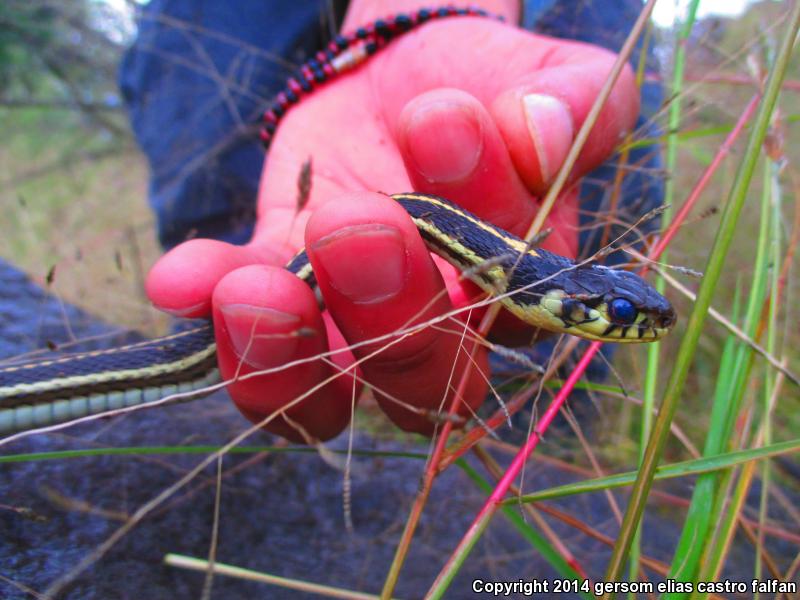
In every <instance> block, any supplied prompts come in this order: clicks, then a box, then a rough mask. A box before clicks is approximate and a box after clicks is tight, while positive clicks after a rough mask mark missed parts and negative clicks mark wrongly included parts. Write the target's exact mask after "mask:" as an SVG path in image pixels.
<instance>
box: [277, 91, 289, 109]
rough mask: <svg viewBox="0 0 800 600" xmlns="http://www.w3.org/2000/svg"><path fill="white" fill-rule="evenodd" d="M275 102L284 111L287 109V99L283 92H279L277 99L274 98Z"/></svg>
mask: <svg viewBox="0 0 800 600" xmlns="http://www.w3.org/2000/svg"><path fill="white" fill-rule="evenodd" d="M275 101H276V102H277V103H278V104H280V105H281V107H282V108H283V109H284V110H286V109H287V108H289V99H288V98H287V97H286V94H284V93H283V92H281V93H280V94H278V96H277V98H275Z"/></svg>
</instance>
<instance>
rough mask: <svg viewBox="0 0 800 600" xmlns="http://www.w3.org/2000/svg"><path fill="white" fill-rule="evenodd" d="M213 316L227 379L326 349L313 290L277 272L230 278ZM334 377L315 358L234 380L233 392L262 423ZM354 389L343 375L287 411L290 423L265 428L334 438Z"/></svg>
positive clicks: (291, 435) (216, 297) (249, 269)
mask: <svg viewBox="0 0 800 600" xmlns="http://www.w3.org/2000/svg"><path fill="white" fill-rule="evenodd" d="M213 313H214V326H215V332H216V340H217V355H218V360H219V365H220V371H221V374H222V377H223V378H224V379H225V380H228V379H234V378H237V379H238V378H240V377H242V376H245V375H247V374H249V373H254V372H257V371H262V370H265V369H273V368H276V367H280V366H281V365H284V364H286V363H289V362H293V361H298V360H302V359H305V358H308V357H313V356H316V355H318V354H320V353H323V352H326V351H327V350H328V335H327V332H326V326H325V323H324V322H323V319H322V315H321V313H320V310H319V307H318V305H317V302H316V299H315V297H314V294H313V292H312V291H311V289H310V288H309V287H308V285H306V284H305V283H304V282H303V281H301V280H300V279H298V278H297V277H295V276H294V275H293V274H292V273H289V272H288V271H286V270H285V269H282V268H279V267H269V266H263V265H251V266H246V267H242V268H240V269H236V270H234V271H232V272H230V273H228V274H227V275H225V276H224V277H223V278H222V279H221V281H220V282H219V284H218V285H217V286H216V288H215V289H214V293H213ZM340 360H342V359H340ZM343 362H344V363H347V362H348V359H347V358H345V359H344V361H343ZM340 364H343V363H340ZM349 364H352V357H349ZM332 373H333V370H332V369H331V368H330V367H329V365H328V364H327V363H325V362H323V361H321V360H313V361H310V362H303V363H302V364H298V365H296V366H293V367H290V368H286V369H281V370H278V371H276V372H274V373H269V374H266V375H258V376H255V377H252V378H249V379H244V380H240V381H235V382H234V383H231V384H230V385H229V386H228V390H229V392H230V394H231V397H232V398H233V401H234V403H235V404H236V406H237V407H238V408H239V410H240V411H241V412H242V413H243V414H244V415H245V416H246V417H247V418H249V419H250V420H251V421H253V422H259V421H262V420H264V419H265V418H267V417H269V416H271V415H275V413H276V412H277V411H280V410H281V409H283V408H284V407H286V406H287V405H288V404H289V403H291V402H293V401H294V400H295V399H297V398H299V397H301V396H303V395H304V394H306V393H307V392H308V391H309V390H310V389H311V388H312V387H314V386H315V385H317V384H319V383H320V382H322V381H323V380H324V379H326V378H328V377H329V376H330V375H331V374H332ZM352 389H353V381H352V377H351V376H349V375H343V376H341V377H339V378H338V379H337V380H335V382H334V383H332V384H328V385H326V386H324V387H322V388H321V389H320V390H319V391H318V392H316V393H314V394H312V395H311V396H309V397H308V398H305V399H303V400H302V401H301V402H299V403H298V404H297V405H296V406H294V407H292V408H290V409H288V410H287V411H286V415H287V416H288V419H286V418H284V417H283V416H282V415H279V416H277V418H275V419H274V420H272V421H271V422H270V423H269V424H268V425H267V426H266V429H267V430H269V431H271V432H273V433H276V434H278V435H281V436H283V437H285V438H287V439H289V440H291V441H294V442H300V443H303V442H305V443H309V442H312V441H314V440H327V439H330V438H332V437H334V436H336V435H337V434H339V433H340V432H341V431H342V430H343V429H344V427H345V426H346V425H347V423H348V422H349V420H350V413H351V406H350V404H351V395H352Z"/></svg>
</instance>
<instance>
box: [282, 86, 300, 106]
mask: <svg viewBox="0 0 800 600" xmlns="http://www.w3.org/2000/svg"><path fill="white" fill-rule="evenodd" d="M283 93H284V94H286V99H287V100H288V101H289V102H291V103H292V104H294V103H295V102H297V101H298V100H299V98H298V97H297V94H295V93H294V92H293V91H292V90H290V89H289V88H286V89H285V90H284V91H283Z"/></svg>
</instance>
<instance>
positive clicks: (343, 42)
mask: <svg viewBox="0 0 800 600" xmlns="http://www.w3.org/2000/svg"><path fill="white" fill-rule="evenodd" d="M333 43H334V44H336V45H337V46H338V47H339V50H344V49H345V48H347V46H348V41H347V38H346V37H344V36H343V35H337V36H336V37H335V38H334V39H333Z"/></svg>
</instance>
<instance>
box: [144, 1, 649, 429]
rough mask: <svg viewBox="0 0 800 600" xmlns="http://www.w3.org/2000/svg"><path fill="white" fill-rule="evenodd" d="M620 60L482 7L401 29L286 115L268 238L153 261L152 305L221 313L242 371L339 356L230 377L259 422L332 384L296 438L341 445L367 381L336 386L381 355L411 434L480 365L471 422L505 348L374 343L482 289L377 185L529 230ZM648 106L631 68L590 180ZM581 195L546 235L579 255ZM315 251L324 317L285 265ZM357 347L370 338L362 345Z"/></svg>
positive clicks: (261, 205)
mask: <svg viewBox="0 0 800 600" xmlns="http://www.w3.org/2000/svg"><path fill="white" fill-rule="evenodd" d="M354 6H355V7H356V8H357V7H358V3H354ZM352 9H353V7H351V10H352ZM377 16H381V15H380V14H376V15H372V16H371V17H370V18H374V17H377ZM360 22H361V21H357V22H355V23H353V24H358V23H360ZM345 27H347V23H346V24H345ZM613 62H614V56H613V55H612V54H610V53H608V52H606V51H604V50H601V49H598V48H596V47H593V46H588V45H585V44H579V43H575V42H566V41H561V40H554V39H550V38H544V37H541V36H534V35H532V34H530V33H528V32H525V31H521V30H518V29H516V28H514V27H512V26H509V25H503V24H500V23H497V22H495V21H492V20H489V19H483V18H463V17H454V18H450V19H444V20H441V21H437V22H431V23H428V24H425V25H424V26H422V27H420V28H418V29H417V30H415V31H412V32H410V33H407V34H405V35H403V36H401V37H400V38H398V39H397V40H395V41H392V42H391V43H390V44H389V45H388V46H387V47H386V48H385V49H383V50H381V51H380V52H379V53H378V54H376V55H375V56H374V57H373V58H371V59H370V60H369V61H367V62H366V63H365V64H364V65H362V66H361V67H359V68H358V69H357V70H355V71H354V72H352V73H350V74H347V75H343V76H341V77H338V78H336V79H334V80H333V81H332V82H330V83H328V84H326V85H324V86H322V87H321V88H320V89H318V90H316V91H315V92H314V93H313V94H311V95H310V96H309V97H307V98H304V99H303V101H302V102H301V103H300V104H299V105H297V106H295V107H293V108H292V109H291V110H290V111H289V113H288V114H287V115H286V117H285V118H284V120H283V121H282V123H281V125H280V127H279V129H278V131H277V134H276V136H275V138H274V139H273V141H272V144H271V148H270V152H269V155H268V158H267V162H266V164H265V168H264V171H263V177H262V182H261V189H260V193H259V201H258V221H257V224H256V230H255V233H254V236H253V239H252V241H251V242H250V243H249V244H248V245H246V246H241V247H237V246H231V245H228V244H223V243H221V242H215V241H212V240H192V241H190V242H187V243H185V244H182V245H181V246H179V247H177V248H175V249H174V250H173V251H171V252H170V253H168V254H167V255H165V256H164V257H163V258H162V259H161V260H160V261H159V262H158V263H157V264H156V265H155V266H154V267H153V269H152V271H151V273H150V275H149V277H148V282H147V291H148V294H149V295H150V298H151V299H152V301H153V303H154V304H155V305H156V306H158V307H160V308H163V309H165V310H168V311H170V312H172V313H175V314H179V315H181V316H186V317H207V316H209V315H212V314H213V319H214V323H215V327H216V333H217V344H218V356H219V361H220V367H221V370H222V374H223V377H225V378H226V379H228V378H231V377H232V376H234V375H235V374H236V373H237V372H238V373H240V374H245V373H248V372H252V371H257V370H263V369H266V368H272V367H277V366H279V365H282V364H285V363H287V362H291V361H296V360H301V359H305V358H308V357H313V356H316V355H318V354H320V353H325V352H328V351H329V350H331V351H333V352H334V353H333V354H332V355H331V356H330V357H329V361H330V362H325V361H323V360H312V361H309V362H304V363H302V364H298V365H296V366H293V367H291V368H286V369H282V370H280V371H277V372H275V373H271V374H269V375H264V376H259V377H257V378H252V379H248V380H246V381H238V382H235V383H233V384H231V385H230V386H229V390H230V392H231V396H232V397H233V399H234V401H235V402H236V404H237V406H238V407H239V409H240V410H241V411H242V412H243V413H244V414H245V415H246V416H247V417H248V418H250V419H251V420H254V421H260V420H262V419H264V418H265V417H266V416H267V415H270V414H272V413H274V412H275V411H277V410H281V409H283V408H285V407H286V406H287V405H288V404H289V403H290V402H292V401H293V400H295V399H297V398H299V397H301V396H303V395H304V394H307V393H308V392H309V390H313V389H314V388H315V387H319V389H317V390H315V391H313V393H311V394H310V395H309V397H308V398H305V399H303V400H302V401H301V402H299V403H298V404H296V405H293V406H292V408H290V409H289V410H288V411H287V412H286V414H287V415H288V417H289V418H288V419H284V418H283V417H280V418H277V419H275V420H273V421H272V422H271V423H270V424H269V425H268V427H267V428H268V429H270V430H271V431H273V432H275V433H278V434H280V435H283V436H285V437H287V438H289V439H291V440H294V441H309V440H310V439H315V438H316V439H328V438H330V437H333V436H335V435H336V434H338V433H339V432H340V431H341V430H342V429H343V428H344V427H345V426H346V424H347V423H348V422H349V420H350V418H351V401H352V398H353V395H354V394H357V391H358V390H357V388H358V387H359V386H358V384H356V385H354V382H353V379H352V377H351V376H349V375H346V376H339V377H338V378H335V379H334V380H333V381H331V382H330V383H327V384H326V385H322V383H323V382H325V381H326V380H327V379H328V378H330V377H332V376H334V375H336V374H337V373H339V372H340V371H341V370H342V369H347V368H348V367H351V366H352V364H353V362H354V361H355V360H356V359H363V358H365V357H367V356H370V355H371V354H373V353H375V352H376V351H378V350H380V349H381V348H383V350H382V351H380V352H379V353H378V354H376V355H375V356H372V357H371V358H369V360H367V361H366V362H363V363H362V364H361V365H360V368H361V370H360V371H359V373H361V374H362V375H363V377H364V378H365V379H366V381H368V382H369V383H370V384H371V385H372V387H373V389H374V391H375V395H376V398H377V399H378V402H379V403H380V404H381V406H382V408H383V409H384V411H385V412H386V413H387V414H388V415H389V417H390V418H391V419H392V420H393V421H394V422H395V423H397V424H398V425H399V426H400V427H402V428H404V429H407V430H411V431H419V432H422V433H430V432H431V431H432V430H433V427H434V423H433V421H432V420H431V418H430V415H429V414H425V411H430V412H433V413H435V412H438V411H439V410H440V409H441V410H444V411H445V412H446V411H447V408H448V407H449V402H450V400H451V399H452V395H453V393H452V390H453V389H454V388H456V387H458V384H459V381H460V376H461V373H462V372H463V371H464V369H465V368H466V367H467V366H468V365H469V364H470V363H471V361H472V360H474V364H472V368H471V369H470V375H469V380H468V383H467V385H466V386H465V387H464V388H463V389H464V397H463V398H462V401H461V402H462V404H461V407H462V410H461V411H460V414H462V415H465V416H469V414H470V411H471V410H474V409H475V408H477V407H478V406H479V405H480V403H481V402H482V400H483V398H484V394H485V391H486V379H485V376H484V375H483V373H485V372H486V370H487V358H486V353H485V351H484V350H483V349H481V348H478V349H477V351H476V352H475V353H474V355H473V357H472V359H470V357H469V351H468V350H462V351H461V352H458V349H459V346H460V344H461V334H462V332H463V325H461V326H459V325H458V322H453V321H444V322H442V323H441V324H440V326H439V327H438V328H428V329H425V330H423V331H422V332H420V333H417V334H416V335H413V336H409V337H406V338H403V339H399V338H397V337H389V338H386V339H384V340H383V341H382V342H379V343H372V344H370V343H366V344H364V342H367V341H368V340H373V339H375V338H379V337H382V336H386V335H388V334H391V333H392V332H395V331H397V330H398V329H402V328H404V327H407V326H408V325H409V324H410V323H419V322H423V321H426V320H427V319H430V318H431V317H435V316H438V315H441V314H444V313H445V312H448V311H450V310H451V309H452V307H453V306H454V305H456V306H463V305H465V304H467V303H469V301H470V300H471V299H472V298H473V297H474V296H475V291H474V289H473V288H471V287H470V286H469V285H462V283H461V282H460V281H459V278H458V275H457V273H456V272H455V271H454V270H453V269H452V268H450V267H449V266H448V265H443V264H441V263H439V262H437V261H434V260H432V259H431V257H430V254H429V253H428V252H427V250H426V248H425V246H424V245H423V243H422V241H421V239H420V237H419V235H418V234H417V232H416V228H415V227H414V225H413V224H412V222H411V220H410V218H409V217H408V216H407V215H406V214H405V212H404V211H403V210H402V208H400V207H399V206H398V205H397V204H395V203H394V202H393V201H391V200H390V199H388V198H387V197H386V196H384V195H382V194H379V193H376V192H386V193H394V192H401V191H409V190H412V189H413V190H417V191H420V192H426V193H432V194H437V195H441V196H445V197H447V198H449V199H450V200H452V201H454V202H457V203H459V204H461V205H462V206H463V207H465V208H466V209H468V210H470V211H471V212H473V213H475V214H477V215H478V216H480V217H481V218H483V219H486V220H488V221H491V222H493V223H495V224H497V225H499V226H501V227H503V228H505V229H507V230H509V231H511V232H513V233H516V234H524V233H525V231H526V229H527V227H528V225H529V223H530V222H531V220H532V219H533V217H534V215H535V214H536V211H537V209H538V198H539V196H540V195H541V194H542V193H543V192H544V191H545V190H546V189H547V187H548V185H549V183H550V182H551V180H552V178H553V177H554V176H555V174H556V172H557V171H558V169H559V167H560V166H561V164H562V163H563V160H564V158H565V156H566V153H567V152H568V149H569V147H570V144H571V143H572V140H573V137H574V134H575V133H576V131H577V130H578V129H579V128H580V126H581V125H582V123H583V120H584V119H585V117H586V114H587V113H588V111H589V108H590V107H591V105H592V103H593V101H594V99H595V98H596V96H597V93H598V91H599V89H600V87H601V86H602V84H603V83H604V81H605V79H606V77H607V75H608V73H609V71H610V69H611V66H612V64H613ZM637 114H638V91H637V90H636V87H635V82H634V79H633V75H632V73H631V72H630V71H629V70H626V71H625V72H623V74H622V76H621V77H620V79H619V81H618V83H617V85H616V86H615V89H614V91H613V93H612V96H611V98H610V99H609V101H608V103H607V104H606V108H605V109H604V110H603V112H602V113H601V115H600V119H599V120H598V123H597V125H596V126H595V128H594V130H593V133H592V134H591V135H590V137H589V140H588V142H587V144H586V146H585V147H584V151H583V152H582V154H581V157H580V159H579V160H578V162H577V165H576V167H575V170H574V173H573V179H574V178H577V177H579V176H580V175H581V174H583V173H585V172H586V171H588V170H589V169H591V168H593V167H594V166H596V165H597V164H599V163H600V162H602V160H604V159H605V158H606V157H607V156H608V155H609V154H610V153H611V151H612V150H613V148H614V147H615V145H616V144H617V142H618V140H619V138H620V136H621V135H623V134H624V133H625V132H626V131H627V130H628V129H629V128H630V127H632V125H633V123H634V122H635V119H636V116H637ZM309 157H311V158H312V159H313V179H312V187H311V194H310V197H309V199H308V202H307V203H306V204H305V205H304V206H303V207H302V208H300V209H298V206H297V200H296V199H297V186H296V182H297V178H298V173H299V172H300V169H301V165H302V164H303V162H304V161H306V160H307V159H308V158H309ZM576 202H577V198H576V194H575V191H574V190H573V191H570V192H567V193H566V194H564V195H563V197H562V198H560V200H559V202H558V203H557V204H556V206H555V208H554V210H553V211H552V212H551V213H550V215H549V217H548V220H547V226H548V227H552V228H553V230H554V233H553V234H552V235H551V236H550V237H549V238H548V239H547V240H546V242H545V244H544V246H545V247H547V248H548V249H550V250H552V251H554V252H557V253H559V254H562V255H566V256H574V255H575V254H576V249H577V204H576ZM303 245H305V246H306V247H307V249H308V253H309V257H310V259H311V262H312V264H313V266H314V270H315V274H316V276H317V279H318V282H319V286H320V290H321V292H322V295H323V298H324V300H325V305H326V308H327V310H326V312H325V313H321V312H320V310H319V308H318V307H317V303H316V300H315V298H314V295H313V293H312V292H311V290H310V289H309V288H308V287H307V286H306V285H305V284H304V283H303V282H301V281H300V280H299V279H297V278H296V277H294V276H293V275H292V274H290V273H288V272H287V271H285V270H284V269H283V268H282V266H283V265H284V264H285V263H286V262H287V260H288V259H289V258H290V257H291V256H292V255H293V254H294V253H295V252H296V251H297V249H298V248H299V247H301V246H303ZM508 322H509V320H508V319H507V320H506V323H505V325H506V327H508ZM469 337H470V336H469V335H468V336H467V339H469ZM353 344H360V345H359V346H358V347H357V348H355V349H354V350H353V352H350V351H348V350H346V348H347V347H348V346H350V345H353ZM465 346H466V347H467V349H469V348H470V344H467V343H465ZM454 361H455V364H456V367H455V369H453V367H452V365H453V364H454ZM237 369H238V371H237ZM351 373H352V371H351ZM448 389H450V393H449V394H447V397H446V398H445V391H446V390H448ZM398 401H400V402H401V403H398ZM442 407H443V408H442ZM420 409H422V412H420Z"/></svg>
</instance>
